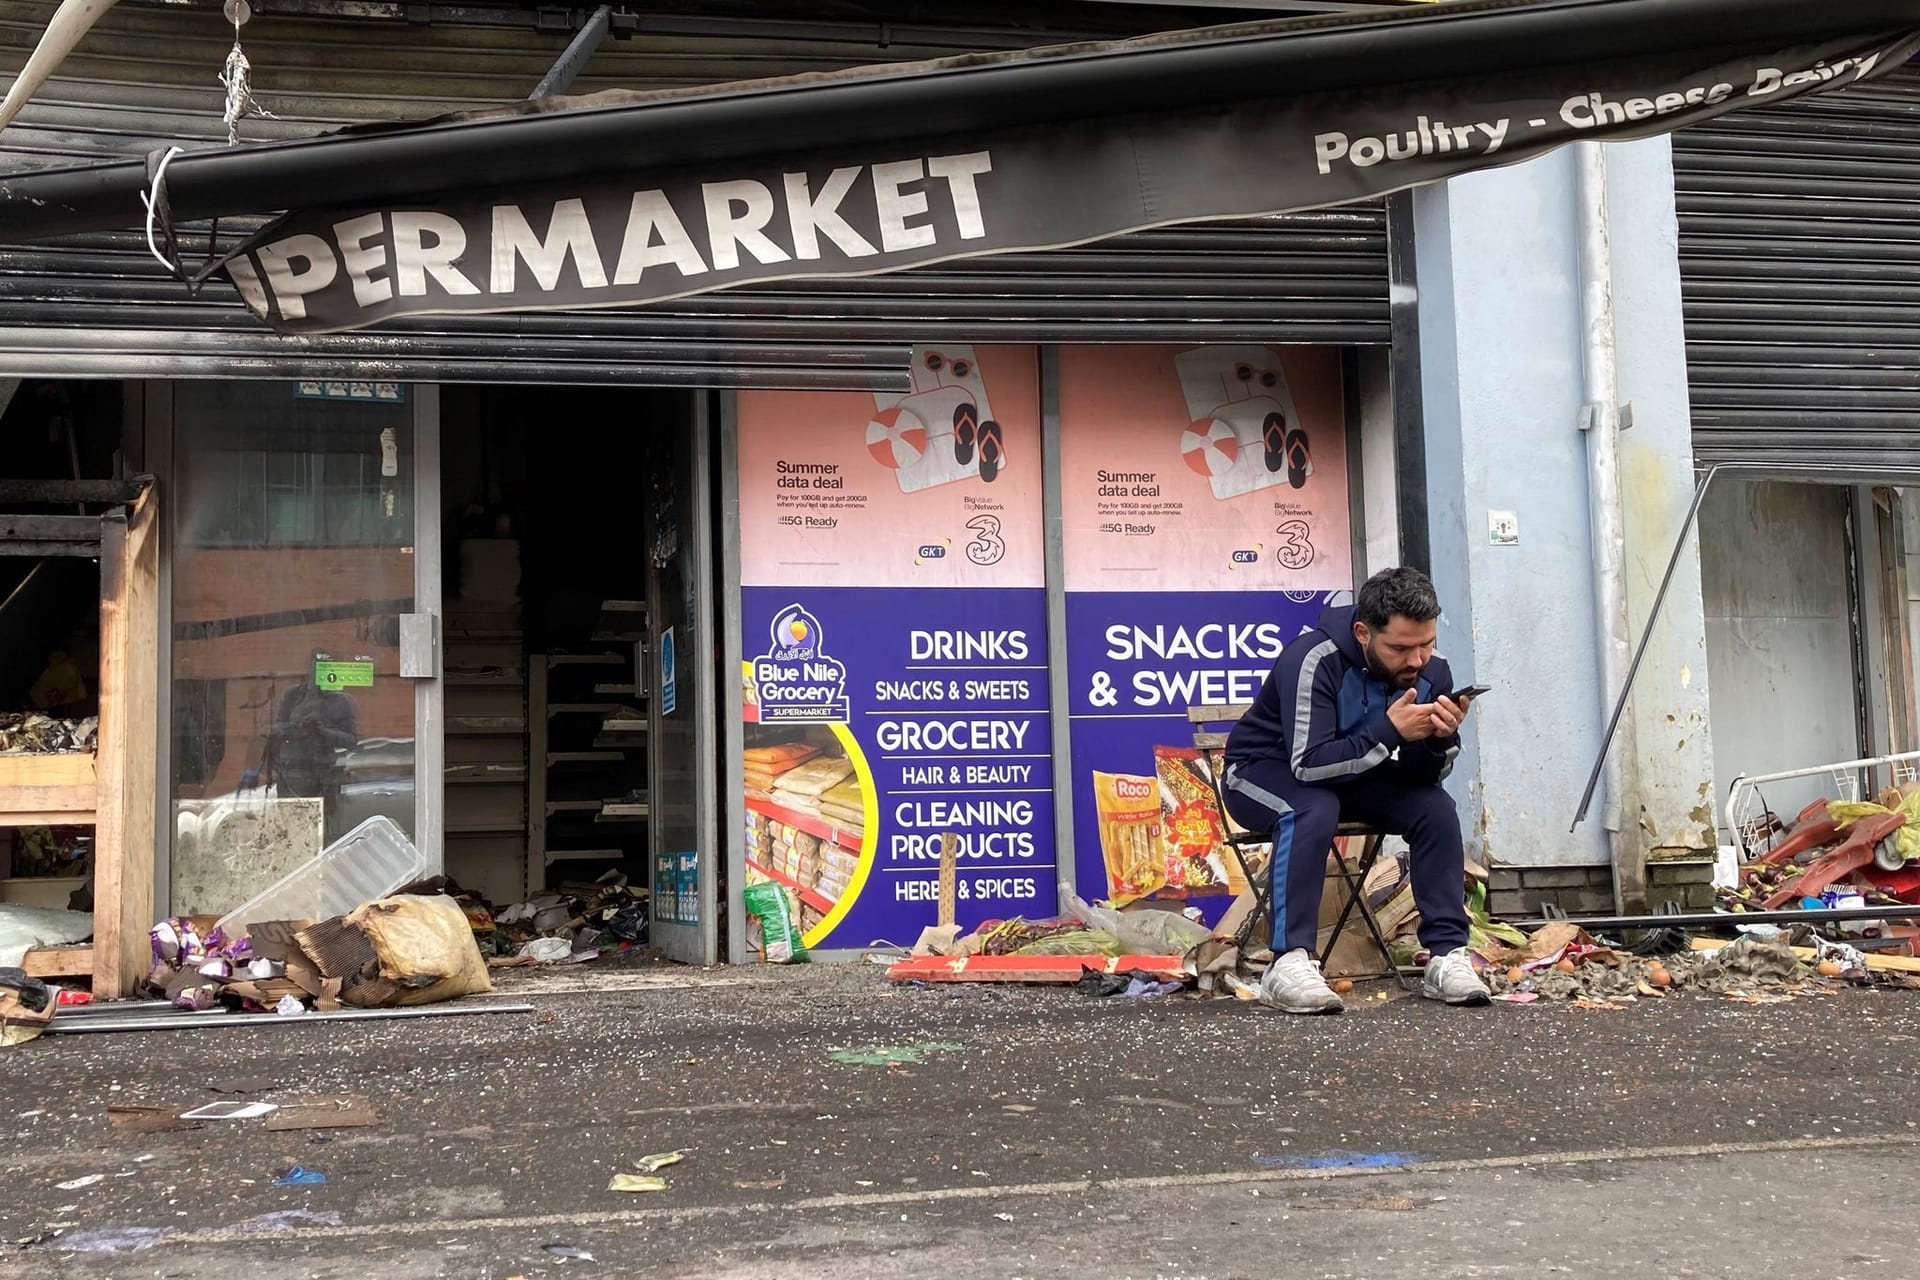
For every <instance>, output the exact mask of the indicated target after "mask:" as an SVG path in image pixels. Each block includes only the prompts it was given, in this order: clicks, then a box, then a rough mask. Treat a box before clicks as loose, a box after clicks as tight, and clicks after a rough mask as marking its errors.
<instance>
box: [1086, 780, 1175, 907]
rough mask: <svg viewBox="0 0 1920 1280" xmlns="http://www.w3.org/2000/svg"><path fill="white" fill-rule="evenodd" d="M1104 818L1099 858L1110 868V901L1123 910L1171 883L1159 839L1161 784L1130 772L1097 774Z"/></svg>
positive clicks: (1096, 795)
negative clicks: (1122, 906)
mask: <svg viewBox="0 0 1920 1280" xmlns="http://www.w3.org/2000/svg"><path fill="white" fill-rule="evenodd" d="M1093 805H1094V809H1095V811H1096V813H1097V814H1098V815H1099V818H1100V854H1101V857H1102V858H1104V859H1105V861H1106V864H1107V888H1108V894H1107V896H1108V897H1109V898H1110V899H1112V900H1113V902H1114V903H1116V904H1120V905H1124V904H1126V903H1129V902H1133V901H1135V900H1136V899H1139V898H1144V897H1146V896H1147V895H1148V894H1150V893H1154V892H1156V891H1158V890H1159V889H1161V888H1162V887H1164V886H1165V884H1166V883H1167V860H1166V853H1165V851H1164V844H1163V842H1162V840H1161V836H1160V781H1159V779H1157V778H1142V777H1138V776H1136V775H1134V774H1130V773H1099V772H1095V773H1094V775H1093Z"/></svg>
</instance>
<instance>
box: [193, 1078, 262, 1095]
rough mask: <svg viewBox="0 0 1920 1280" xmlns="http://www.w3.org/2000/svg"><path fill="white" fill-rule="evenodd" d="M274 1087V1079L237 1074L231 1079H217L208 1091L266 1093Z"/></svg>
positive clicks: (209, 1086)
mask: <svg viewBox="0 0 1920 1280" xmlns="http://www.w3.org/2000/svg"><path fill="white" fill-rule="evenodd" d="M271 1088H273V1081H271V1080H269V1079H267V1078H266V1077H265V1076H236V1077H234V1078H233V1079H231V1080H215V1081H214V1082H213V1083H211V1084H209V1085H208V1086H207V1092H208V1093H239V1094H246V1093H265V1092H266V1091H267V1090H269V1089H271Z"/></svg>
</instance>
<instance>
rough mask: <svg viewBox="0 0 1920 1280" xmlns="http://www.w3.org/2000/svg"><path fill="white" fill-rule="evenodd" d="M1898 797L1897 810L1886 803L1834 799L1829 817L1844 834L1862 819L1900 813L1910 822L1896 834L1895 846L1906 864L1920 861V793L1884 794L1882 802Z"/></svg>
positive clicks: (1894, 836) (1828, 813)
mask: <svg viewBox="0 0 1920 1280" xmlns="http://www.w3.org/2000/svg"><path fill="white" fill-rule="evenodd" d="M1896 796H1897V797H1898V798H1899V801H1900V803H1899V805H1898V806H1897V807H1894V806H1889V805H1887V804H1884V803H1881V804H1875V803H1874V802H1872V801H1871V800H1852V801H1849V800H1835V801H1833V802H1832V803H1830V804H1829V805H1827V816H1828V817H1830V818H1832V819H1833V820H1834V821H1835V822H1836V823H1838V824H1839V826H1840V829H1841V830H1842V831H1845V830H1846V829H1847V828H1849V827H1851V826H1852V825H1853V824H1854V823H1856V822H1859V821H1860V820H1861V819H1862V818H1877V817H1879V816H1880V815H1881V814H1883V813H1897V814H1899V815H1901V816H1902V817H1904V818H1905V819H1906V820H1907V825H1906V826H1904V827H1901V828H1900V829H1899V830H1898V831H1896V832H1894V833H1893V847H1894V848H1896V849H1898V850H1899V851H1900V856H1901V858H1902V859H1904V860H1905V861H1907V862H1913V861H1915V860H1916V859H1920V791H1913V792H1905V793H1902V792H1897V791H1896V792H1894V793H1893V794H1885V793H1883V794H1882V796H1881V799H1882V800H1883V801H1885V800H1892V799H1894V798H1895V797H1896Z"/></svg>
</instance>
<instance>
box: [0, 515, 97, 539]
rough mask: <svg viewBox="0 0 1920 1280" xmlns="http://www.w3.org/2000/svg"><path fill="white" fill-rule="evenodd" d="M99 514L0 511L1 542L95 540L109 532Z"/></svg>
mask: <svg viewBox="0 0 1920 1280" xmlns="http://www.w3.org/2000/svg"><path fill="white" fill-rule="evenodd" d="M101 526H102V521H101V518H100V517H99V516H16V515H0V542H78V543H95V542H98V541H100V539H102V538H104V537H105V536H106V531H105V530H104V529H103V528H102V527H101Z"/></svg>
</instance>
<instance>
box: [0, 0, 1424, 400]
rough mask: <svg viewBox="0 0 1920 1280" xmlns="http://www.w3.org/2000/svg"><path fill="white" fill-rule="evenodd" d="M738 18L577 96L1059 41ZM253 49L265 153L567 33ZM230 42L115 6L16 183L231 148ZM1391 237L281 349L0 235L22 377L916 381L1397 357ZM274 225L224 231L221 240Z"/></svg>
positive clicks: (1260, 241)
mask: <svg viewBox="0 0 1920 1280" xmlns="http://www.w3.org/2000/svg"><path fill="white" fill-rule="evenodd" d="M53 8H54V5H53V3H51V2H50V0H27V2H25V3H19V4H15V5H11V6H9V7H8V12H7V14H6V15H5V16H0V73H9V74H10V73H11V72H12V71H13V70H15V69H17V68H18V66H19V65H20V63H21V62H22V61H24V59H25V56H26V52H27V50H28V49H29V48H30V47H31V44H32V41H33V40H34V39H35V38H37V35H38V32H39V31H40V30H41V29H42V28H43V27H44V25H45V21H46V18H47V17H48V16H49V15H50V14H51V13H52V11H53ZM788 27H792V28H794V30H791V31H789V30H787V29H786V28H788ZM741 29H742V30H745V31H747V32H748V34H746V35H741V34H737V33H735V32H730V31H723V32H720V33H717V34H716V33H714V32H711V31H709V32H706V33H701V32H694V31H682V30H680V29H679V28H677V27H675V26H673V24H672V23H671V22H664V21H663V25H662V30H660V31H659V32H656V33H653V34H649V35H647V37H646V38H645V39H638V38H636V39H634V40H632V41H625V42H622V41H615V40H609V41H607V42H606V43H605V44H604V45H603V46H602V48H601V51H600V52H599V53H597V54H596V55H595V56H594V58H593V59H592V60H591V61H590V62H589V63H588V65H587V67H586V69H585V72H584V73H583V75H582V77H581V79H580V80H579V81H578V82H576V85H575V90H576V91H592V90H595V89H601V88H608V87H612V86H615V85H621V86H626V87H636V88H638V87H659V86H666V85H683V84H698V83H712V82H715V81H720V80H726V79H736V78H742V77H746V76H760V75H772V74H795V73H800V72H806V71H818V70H829V69H834V68H837V67H841V66H847V65H852V64H854V63H859V62H873V61H891V60H903V59H914V58H923V57H934V56H940V55H943V54H948V53H956V52H963V51H965V50H966V49H968V48H976V47H978V48H985V47H1006V46H1007V45H1008V44H1009V43H1020V42H1023V41H1024V42H1028V43H1034V44H1039V43H1044V42H1046V40H1047V39H1048V38H1049V37H1048V34H1047V33H1042V32H1037V31H1036V32H1028V33H1025V34H1024V36H1020V37H1019V38H1016V35H1015V34H1010V33H1008V32H1006V31H1000V32H986V33H970V32H965V31H955V30H950V29H942V30H938V31H928V32H926V33H924V34H923V35H920V36H916V35H915V34H914V32H913V31H911V30H908V29H902V28H890V29H889V30H888V32H887V33H886V37H887V39H888V41H889V42H888V43H887V44H886V45H885V47H884V48H882V47H880V46H879V45H878V44H877V43H875V42H874V41H872V40H868V39H866V38H865V37H861V38H860V39H854V38H852V37H850V36H847V35H845V34H844V33H843V34H841V35H840V36H839V37H837V38H836V37H835V29H834V28H832V26H831V24H821V23H806V24H771V25H770V26H769V27H768V30H767V32H766V33H764V34H762V35H760V36H758V37H755V36H753V34H752V31H753V28H752V24H750V23H748V24H742V26H741ZM1065 34H1080V33H1065ZM243 35H244V39H245V45H246V48H247V51H248V55H249V57H250V58H251V60H252V61H253V64H254V67H255V73H254V77H255V86H256V91H257V92H258V93H259V95H260V97H261V99H262V100H263V101H264V102H265V103H266V104H267V105H268V106H269V107H270V108H271V109H272V110H274V111H275V113H276V115H277V116H278V117H279V118H278V119H275V120H251V121H248V122H247V123H246V125H245V127H244V130H243V132H244V135H245V136H246V137H248V138H251V139H267V138H278V137H292V136H301V135H307V134H312V133H316V132H320V131H323V130H325V129H327V128H330V127H333V126H336V125H338V124H341V123H345V122H350V121H364V120H369V119H379V118H389V117H405V118H421V117H426V116H431V115H434V114H438V113H440V112H444V111H449V110H455V109H461V108H471V107H474V106H478V105H481V104H484V103H490V102H502V101H509V100H512V99H514V98H518V97H523V96H525V94H526V92H527V91H528V89H529V88H530V86H532V85H533V84H535V83H536V82H537V81H538V80H539V78H540V76H541V75H542V74H543V73H544V72H545V71H546V69H547V67H548V65H549V64H550V63H551V61H552V59H553V57H554V56H555V55H556V54H557V53H558V52H559V51H560V50H561V49H562V48H564V46H565V44H566V41H567V33H566V32H557V33H540V32H531V31H527V30H524V29H521V30H509V29H496V28H488V27H475V26H449V25H441V24H439V23H435V24H433V25H431V26H409V25H407V24H404V23H398V22H388V23H384V24H366V23H351V24H350V23H344V22H338V21H332V22H329V21H322V20H317V19H299V18H293V17H276V18H274V19H272V20H271V21H269V20H267V19H264V18H263V19H261V20H256V21H255V22H254V23H252V24H250V25H249V26H248V27H247V28H246V30H245V32H244V33H243ZM231 40H232V29H231V28H230V27H227V26H226V25H225V24H224V23H223V22H222V21H221V20H220V18H219V10H218V8H217V7H215V8H212V9H206V10H202V9H195V10H188V11H182V10H179V9H176V8H170V7H169V8H165V9H155V8H146V7H141V6H138V5H129V4H122V5H120V6H118V7H117V8H115V9H114V10H112V11H110V12H109V14H108V15H107V17H106V18H105V19H104V20H103V21H102V23H101V25H100V26H99V27H97V28H96V29H95V30H94V32H93V33H92V34H90V35H89V37H88V38H87V40H86V41H84V42H83V43H82V45H81V47H80V49H78V50H76V51H75V53H74V55H72V57H71V58H70V59H69V61H68V63H67V64H66V65H65V66H63V68H62V74H61V77H60V78H57V79H56V80H55V81H53V82H52V83H50V84H49V85H48V86H47V87H46V88H44V89H43V90H42V92H41V93H40V94H39V95H37V96H36V99H35V101H34V102H33V103H32V104H31V105H30V106H29V107H28V109H27V111H26V112H25V113H23V115H22V116H21V118H20V119H19V120H18V121H16V122H15V124H14V125H12V126H11V127H9V128H8V129H7V130H6V131H5V132H4V133H0V169H19V168H25V167H38V166H47V165H66V164H76V163H85V162H88V161H91V160H96V159H100V158H104V157H126V156H144V155H146V154H147V153H148V152H150V151H152V150H153V149H155V148H156V147H158V146H162V145H165V144H167V143H176V142H177V143H180V144H182V145H186V146H205V145H217V144H218V143H219V142H220V141H221V140H223V139H224V130H223V127H222V125H221V124H220V120H219V111H220V107H221V90H220V86H219V85H218V84H217V83H216V82H214V79H213V77H214V75H215V73H216V72H217V71H218V69H219V67H220V65H221V63H222V61H223V60H224V58H225V57H226V51H227V48H228V46H229V44H230V43H231ZM862 41H865V42H864V43H863V42H862ZM1385 224H1386V219H1385V213H1384V211H1383V209H1382V207H1381V206H1379V205H1371V206H1356V207H1353V208H1349V209H1340V210H1332V211H1326V212H1320V213H1311V214H1302V215H1292V216H1287V217H1275V218H1262V219H1254V220H1248V221H1243V222H1235V223H1228V224H1217V225H1209V226H1201V227H1185V228H1173V229H1168V230H1161V231H1151V232H1145V233H1142V234H1139V235H1133V236H1123V237H1120V238H1118V239H1115V240H1111V241H1107V242H1104V243H1101V244H1097V245H1090V246H1086V247H1083V248H1078V249H1069V250H1061V251H1056V252H1051V253H1033V254H1015V255H1007V256H1003V257H997V258H983V259H975V260H972V261H966V262H954V263H946V264H941V265H939V266H935V267H929V268H923V269H920V270H916V271H912V272H905V273H900V274H897V275H890V276H874V277H869V278H865V279H855V280H836V281H820V282H807V283H794V284H784V285H771V286H764V287H759V288H753V289H742V290H735V291H730V292H726V293H718V294H712V295H707V296H703V297H699V298H690V299H684V300H681V301H677V302H669V303H664V304H661V305H659V306H655V307H648V308H644V309H634V310H605V311H587V312H555V313H548V314H526V315H508V316H467V317H428V318H423V319H419V320H411V321H404V322H399V323H394V324H389V325H383V326H380V327H377V328H374V329H369V330H365V331H362V332H359V333H354V334H345V335H338V336H332V337H324V338H308V339H296V338H282V337H278V336H276V335H274V334H272V333H270V332H268V331H267V330H266V329H265V328H264V327H262V326H261V325H259V324H258V323H257V322H256V321H254V320H253V318H252V317H251V316H250V315H249V314H248V313H247V312H246V311H245V309H244V308H243V307H242V306H241V304H240V302H239V300H238V298H237V297H236V296H235V295H234V293H233V291H232V289H231V288H230V287H229V286H228V285H227V284H226V283H225V281H224V279H222V280H217V281H214V282H211V283H209V284H208V286H207V287H206V288H205V289H204V290H203V291H202V292H201V293H200V295H199V296H198V297H189V296H187V294H186V291H185V289H184V287H183V286H181V285H180V284H179V283H178V282H176V281H174V280H172V279H171V278H169V277H168V276H167V275H166V274H165V272H164V271H163V270H162V269H161V267H160V265H159V264H158V263H157V262H155V261H154V260H153V259H152V258H151V257H150V256H149V254H148V253H147V250H146V246H145V244H144V241H143V239H142V237H141V236H140V235H138V234H134V233H125V234H117V235H104V236H91V237H76V238H74V239H72V240H68V241H64V242H61V243H58V244H50V245H24V246H0V376H6V375H25V374H40V375H67V376H99V377H130V376H139V377H283V378H284V377H336V378H337V377H357V378H388V379H419V380H438V381H487V382H566V383H595V382H625V383H650V384H660V385H684V386H784V387H848V388H857V389H860V388H872V389H875V390H883V389H896V390H897V389H904V387H905V362H906V352H905V349H906V346H907V345H908V344H909V343H912V342H922V341H963V340H964V341H974V342H996V341H999V342H1227V341H1254V340H1263V341H1270V342H1298V343H1341V344H1373V343H1385V342H1387V341H1388V318H1387V272H1386V225H1385ZM257 225H258V224H257V223H246V224H242V223H222V224H221V226H220V228H219V239H220V245H219V246H217V247H220V248H224V247H226V246H228V245H231V244H235V243H238V242H239V240H241V239H243V238H244V237H245V236H246V235H247V234H248V233H250V232H251V231H252V230H253V229H254V227H255V226H257ZM183 230H184V231H185V232H186V234H185V236H184V244H183V247H184V249H185V252H186V255H187V257H188V259H189V260H192V259H193V258H194V257H195V256H196V255H200V256H204V255H205V254H206V252H207V249H208V247H209V246H208V243H207V236H208V230H209V229H208V228H207V227H206V226H204V225H200V226H197V227H190V228H185V229H183Z"/></svg>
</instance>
